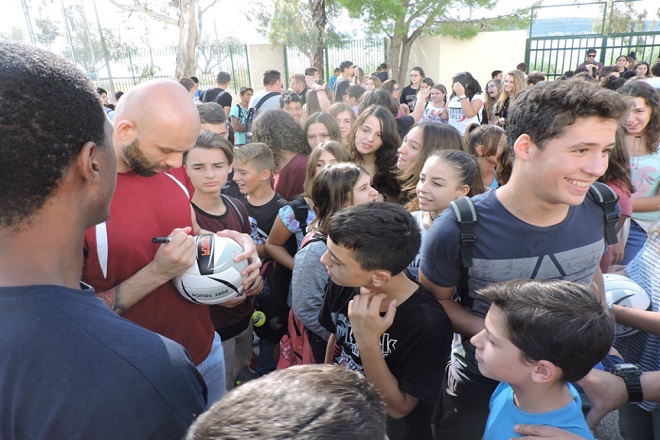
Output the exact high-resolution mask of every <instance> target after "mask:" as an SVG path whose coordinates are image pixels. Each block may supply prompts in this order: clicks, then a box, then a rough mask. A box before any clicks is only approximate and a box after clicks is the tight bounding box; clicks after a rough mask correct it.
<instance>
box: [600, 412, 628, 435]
mask: <svg viewBox="0 0 660 440" xmlns="http://www.w3.org/2000/svg"><path fill="white" fill-rule="evenodd" d="M596 439H597V440H623V439H622V437H621V436H620V435H619V413H618V411H612V412H611V413H609V414H608V415H606V416H605V417H604V418H603V420H601V422H600V424H599V425H598V427H597V428H596Z"/></svg>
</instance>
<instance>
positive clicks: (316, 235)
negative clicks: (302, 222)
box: [300, 230, 328, 249]
mask: <svg viewBox="0 0 660 440" xmlns="http://www.w3.org/2000/svg"><path fill="white" fill-rule="evenodd" d="M315 241H322V242H323V243H327V242H328V237H327V236H325V235H323V234H321V233H320V232H318V231H314V230H312V231H309V232H308V233H307V235H305V238H303V240H302V241H301V242H300V249H302V248H304V247H305V246H307V245H308V244H310V243H314V242H315Z"/></svg>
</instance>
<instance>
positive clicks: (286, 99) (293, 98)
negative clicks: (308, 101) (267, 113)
mask: <svg viewBox="0 0 660 440" xmlns="http://www.w3.org/2000/svg"><path fill="white" fill-rule="evenodd" d="M292 102H299V103H300V105H301V106H302V98H301V97H300V95H299V94H297V93H296V92H286V93H283V94H282V95H280V108H284V106H285V105H289V104H291V103H292Z"/></svg>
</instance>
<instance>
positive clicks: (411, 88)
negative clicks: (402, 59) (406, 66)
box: [400, 66, 426, 112]
mask: <svg viewBox="0 0 660 440" xmlns="http://www.w3.org/2000/svg"><path fill="white" fill-rule="evenodd" d="M425 77H426V75H425V74H424V69H422V68H421V67H419V66H417V67H413V68H412V69H410V84H408V85H407V86H406V87H404V88H403V91H402V92H401V98H400V102H401V104H406V105H407V106H408V109H409V110H410V111H411V112H412V111H413V110H414V109H415V99H416V98H417V92H418V91H419V87H420V85H421V84H422V79H424V78H425Z"/></svg>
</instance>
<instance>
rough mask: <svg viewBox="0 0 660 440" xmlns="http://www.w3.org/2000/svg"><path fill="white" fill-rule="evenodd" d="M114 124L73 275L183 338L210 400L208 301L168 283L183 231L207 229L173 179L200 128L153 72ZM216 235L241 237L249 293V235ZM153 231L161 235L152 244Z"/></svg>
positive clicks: (213, 361) (213, 397)
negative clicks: (108, 167)
mask: <svg viewBox="0 0 660 440" xmlns="http://www.w3.org/2000/svg"><path fill="white" fill-rule="evenodd" d="M113 123H114V130H113V134H112V139H113V143H114V148H115V152H116V154H117V189H116V191H115V195H114V197H113V199H112V202H111V204H110V216H109V218H108V220H107V221H105V222H104V223H101V224H99V225H97V226H95V227H93V228H90V229H88V230H87V231H86V233H85V248H84V250H85V262H84V267H83V277H82V279H83V281H85V282H86V283H88V284H90V285H91V286H92V287H94V289H95V291H96V292H98V293H97V297H99V298H100V299H101V300H102V301H103V302H104V303H105V304H106V305H108V306H109V307H111V308H112V309H113V310H114V311H115V312H117V313H119V314H121V315H122V316H123V317H124V318H127V319H129V320H131V321H133V322H135V323H137V324H139V325H141V326H143V327H145V328H147V329H149V330H152V331H154V332H156V333H158V334H160V335H163V336H166V337H168V338H170V339H173V340H174V341H176V342H178V343H180V344H181V345H183V346H184V347H185V348H186V350H188V353H189V354H190V357H191V359H192V361H193V363H194V364H195V366H196V367H197V369H198V370H199V372H200V373H201V374H202V376H203V377H204V380H205V382H206V385H207V387H208V390H209V392H208V405H209V406H210V405H211V404H213V403H214V402H215V401H217V400H218V399H220V397H222V395H223V393H224V390H225V383H224V377H225V373H224V368H225V367H224V356H223V352H222V344H221V341H220V337H219V336H218V335H217V334H216V332H215V330H214V328H213V324H212V322H211V318H210V314H209V308H208V306H206V305H200V304H193V303H191V302H189V301H187V300H185V299H184V298H183V297H182V296H181V295H180V294H179V293H178V292H177V290H176V289H175V287H174V284H173V283H172V282H171V280H172V279H173V278H174V277H176V276H178V275H181V274H182V273H183V272H185V270H186V269H187V268H188V267H190V266H191V265H192V264H193V263H194V262H195V250H196V246H195V241H194V239H193V236H192V235H198V234H200V233H205V232H207V231H203V230H201V229H200V228H199V226H198V224H197V222H196V220H195V214H194V212H193V211H192V207H191V205H190V197H191V194H189V192H188V190H187V188H186V185H184V184H183V183H182V182H181V180H178V179H177V178H176V177H175V175H180V173H177V169H178V168H180V167H181V164H182V159H183V153H184V152H186V151H187V150H189V149H190V148H192V147H193V146H194V145H195V141H196V140H197V136H198V135H199V131H200V122H199V113H198V112H197V109H196V107H195V105H194V103H193V102H192V101H191V99H190V96H188V94H187V93H186V90H185V88H184V87H182V86H181V85H180V84H178V83H176V82H174V81H170V80H153V81H149V82H146V83H143V84H141V85H139V86H137V87H135V88H134V89H131V90H130V91H129V92H127V93H126V94H125V95H124V96H123V97H122V100H121V101H120V103H119V105H118V106H117V108H116V111H115V118H114V120H113ZM170 170H171V171H170ZM214 232H215V231H214ZM218 233H219V234H220V235H225V236H228V237H231V238H233V239H235V240H236V241H238V242H239V243H240V244H241V246H242V247H243V249H244V250H245V251H244V253H243V254H241V255H240V256H238V258H237V259H239V260H243V259H250V261H251V262H252V263H251V264H250V266H248V268H246V269H245V270H244V271H243V273H244V274H248V276H247V277H246V279H245V281H244V283H243V284H244V287H245V289H246V291H247V294H248V295H254V294H257V293H259V291H260V290H261V286H262V282H261V278H260V277H259V274H258V268H259V265H260V263H259V258H258V256H257V253H256V248H255V246H254V243H253V242H252V240H251V239H250V237H249V236H248V235H245V234H239V233H237V232H235V231H222V232H220V231H219V232H218ZM191 234H192V235H191ZM157 236H167V237H169V238H170V242H169V243H165V244H160V245H159V244H153V243H152V241H151V240H152V238H153V237H157Z"/></svg>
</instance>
